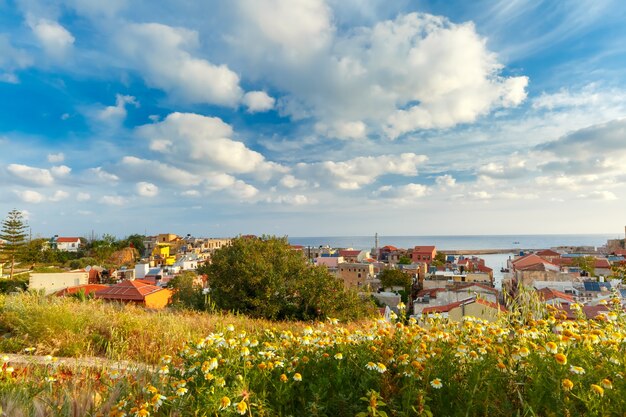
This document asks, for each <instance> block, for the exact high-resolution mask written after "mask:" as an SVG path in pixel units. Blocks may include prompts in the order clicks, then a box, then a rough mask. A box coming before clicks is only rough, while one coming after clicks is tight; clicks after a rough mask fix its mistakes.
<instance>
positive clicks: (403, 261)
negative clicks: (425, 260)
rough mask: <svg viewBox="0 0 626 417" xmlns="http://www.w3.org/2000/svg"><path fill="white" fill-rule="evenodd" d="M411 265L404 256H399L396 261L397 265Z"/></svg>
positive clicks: (409, 259)
mask: <svg viewBox="0 0 626 417" xmlns="http://www.w3.org/2000/svg"><path fill="white" fill-rule="evenodd" d="M411 263H412V261H411V258H409V257H408V256H405V255H403V256H401V257H400V259H398V264H399V265H411Z"/></svg>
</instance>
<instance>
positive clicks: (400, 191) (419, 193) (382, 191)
mask: <svg viewBox="0 0 626 417" xmlns="http://www.w3.org/2000/svg"><path fill="white" fill-rule="evenodd" d="M429 191H430V190H429V188H428V187H427V186H425V185H423V184H414V183H411V184H406V185H401V186H393V185H384V186H382V187H380V188H379V189H378V190H376V191H374V193H373V194H374V196H376V197H380V198H390V199H394V200H398V201H403V202H409V201H412V200H415V199H419V198H422V197H424V196H426V195H427V194H428V193H429Z"/></svg>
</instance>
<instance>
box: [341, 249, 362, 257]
mask: <svg viewBox="0 0 626 417" xmlns="http://www.w3.org/2000/svg"><path fill="white" fill-rule="evenodd" d="M359 253H361V251H360V250H351V249H342V250H340V251H339V256H358V255H359Z"/></svg>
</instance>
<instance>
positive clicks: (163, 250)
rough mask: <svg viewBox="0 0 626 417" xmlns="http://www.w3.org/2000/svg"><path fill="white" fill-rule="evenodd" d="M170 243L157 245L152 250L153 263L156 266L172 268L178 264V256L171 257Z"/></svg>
mask: <svg viewBox="0 0 626 417" xmlns="http://www.w3.org/2000/svg"><path fill="white" fill-rule="evenodd" d="M170 249H171V247H170V245H169V243H157V244H156V246H155V247H154V249H152V256H151V261H152V262H153V263H154V266H171V265H174V263H175V262H176V256H173V255H171V253H170Z"/></svg>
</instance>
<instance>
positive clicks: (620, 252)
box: [613, 249, 626, 256]
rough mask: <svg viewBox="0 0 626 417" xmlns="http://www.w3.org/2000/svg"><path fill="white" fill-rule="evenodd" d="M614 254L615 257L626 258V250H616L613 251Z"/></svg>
mask: <svg viewBox="0 0 626 417" xmlns="http://www.w3.org/2000/svg"><path fill="white" fill-rule="evenodd" d="M613 253H614V254H615V255H622V256H626V249H616V250H614V251H613Z"/></svg>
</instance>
